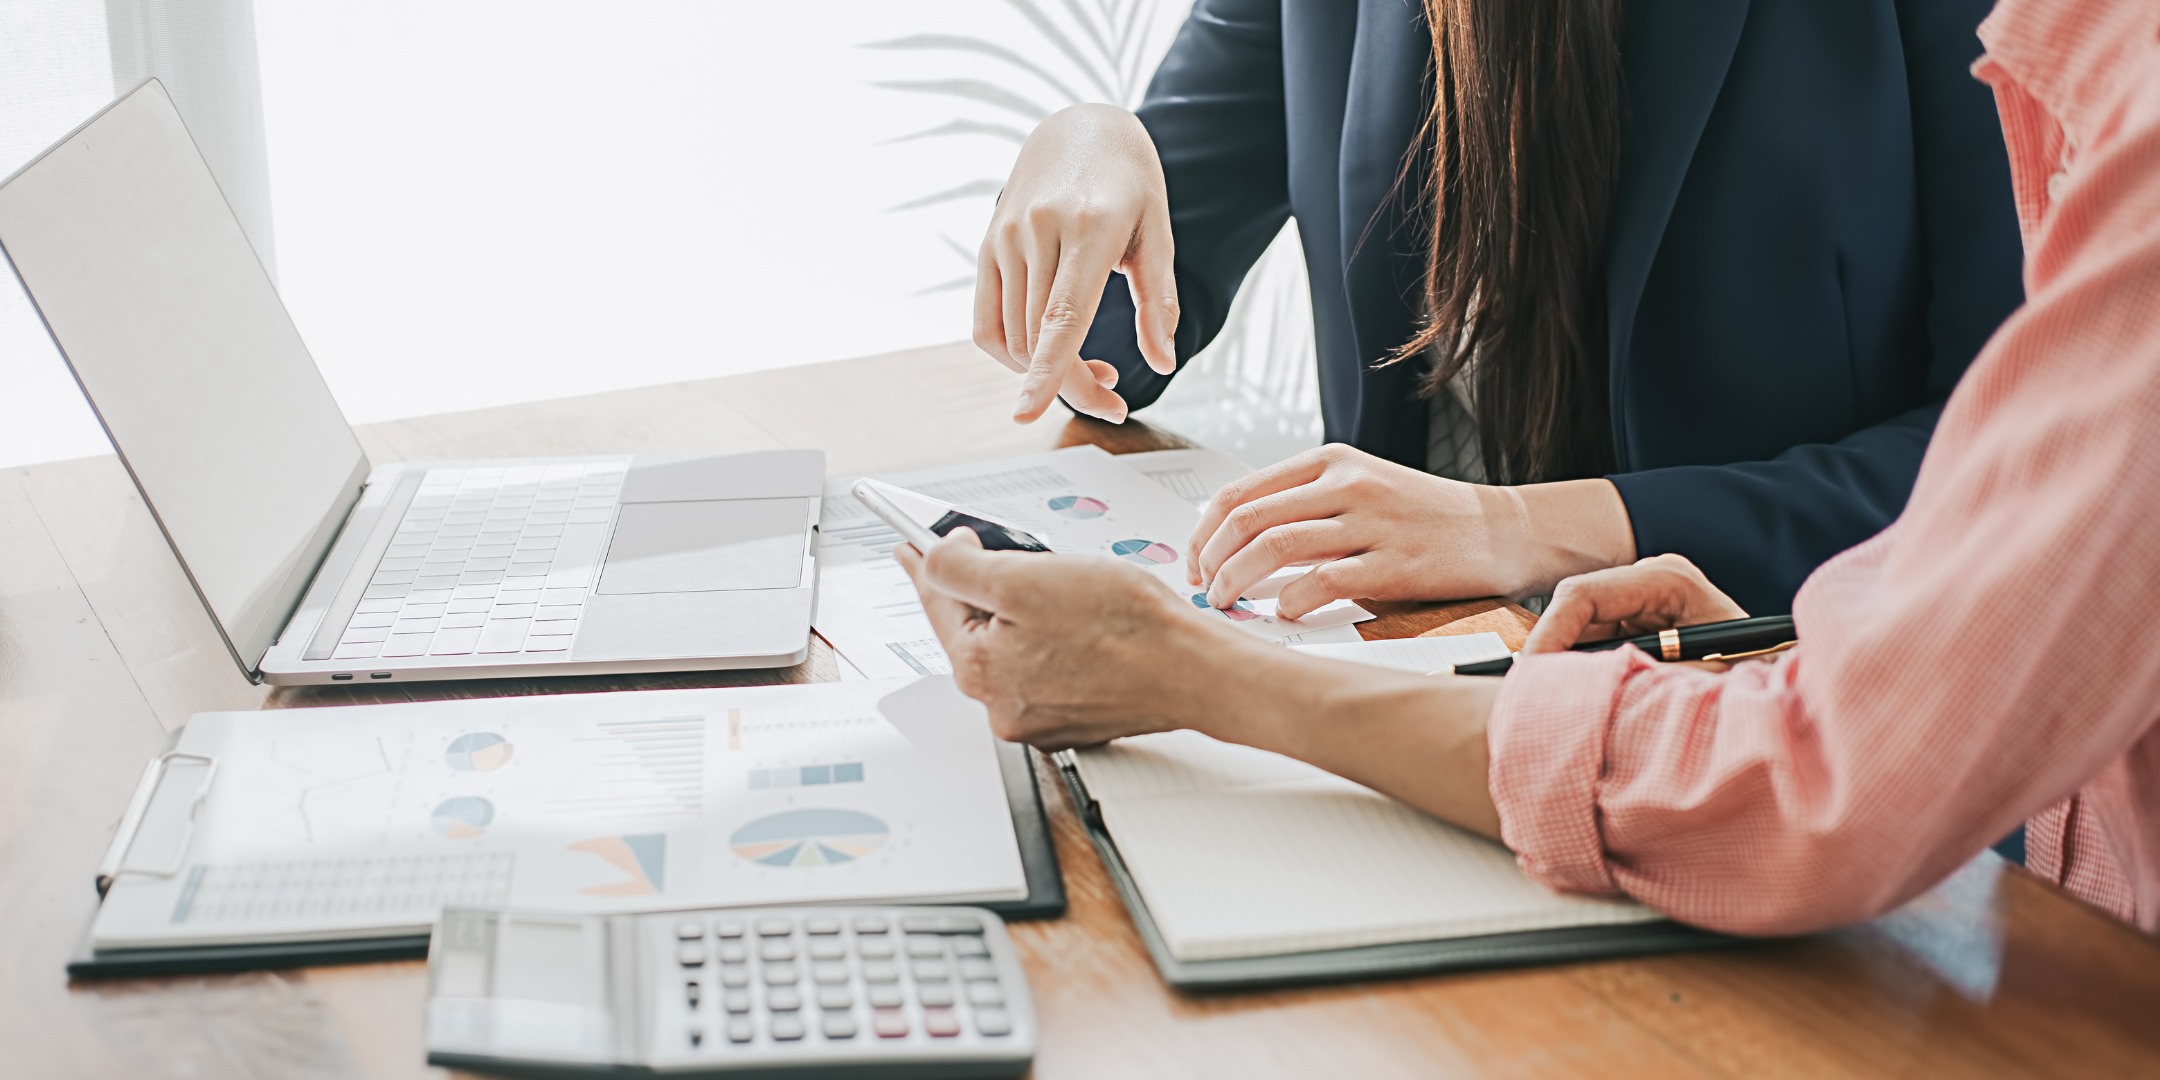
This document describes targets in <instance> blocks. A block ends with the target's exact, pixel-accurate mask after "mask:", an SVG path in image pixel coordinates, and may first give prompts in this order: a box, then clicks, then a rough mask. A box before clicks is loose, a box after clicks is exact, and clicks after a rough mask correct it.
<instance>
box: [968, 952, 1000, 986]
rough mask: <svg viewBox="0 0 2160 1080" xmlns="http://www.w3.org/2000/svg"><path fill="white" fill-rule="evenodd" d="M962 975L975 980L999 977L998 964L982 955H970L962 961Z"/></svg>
mask: <svg viewBox="0 0 2160 1080" xmlns="http://www.w3.org/2000/svg"><path fill="white" fill-rule="evenodd" d="M960 977H961V978H963V979H966V980H968V981H969V982H973V981H975V980H977V979H995V978H997V965H996V964H993V963H991V962H990V961H988V960H984V959H981V958H980V957H973V956H971V957H968V958H967V959H965V960H962V961H960Z"/></svg>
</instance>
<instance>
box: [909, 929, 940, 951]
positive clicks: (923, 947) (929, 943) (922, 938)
mask: <svg viewBox="0 0 2160 1080" xmlns="http://www.w3.org/2000/svg"><path fill="white" fill-rule="evenodd" d="M907 954H908V955H909V956H943V955H945V939H944V938H941V937H937V936H934V935H930V934H909V935H908V939H907Z"/></svg>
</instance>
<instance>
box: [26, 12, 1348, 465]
mask: <svg viewBox="0 0 2160 1080" xmlns="http://www.w3.org/2000/svg"><path fill="white" fill-rule="evenodd" d="M131 2H134V3H138V4H149V5H155V4H157V3H158V2H159V0H131ZM1188 6H1189V0H1100V2H1098V0H1073V2H1071V3H1052V2H1049V0H946V2H943V3H893V2H891V0H828V2H826V3H820V4H815V5H808V4H761V3H750V2H746V0H695V2H694V0H627V2H616V3H609V4H604V5H595V4H591V3H589V2H584V3H570V2H565V0H524V2H518V3H511V2H507V0H463V2H443V0H429V2H420V0H377V2H372V3H368V4H359V5H342V4H322V3H316V2H311V0H256V3H255V4H254V9H253V27H254V33H255V37H256V44H257V48H256V49H255V50H254V55H255V56H256V57H258V58H259V70H260V88H261V93H260V100H261V125H262V131H263V138H264V142H263V145H265V146H266V147H267V155H266V156H267V167H266V171H267V184H268V191H269V204H270V207H271V210H272V214H271V216H272V218H273V219H274V229H271V230H268V231H269V232H271V233H272V234H274V237H275V240H274V244H275V251H274V252H272V253H269V254H272V255H274V265H275V267H276V272H277V278H278V281H279V286H280V289H281V291H282V292H283V294H284V296H285V299H286V303H287V305H288V307H289V308H290V310H291V311H292V314H293V317H294V319H295V321H296V322H297V323H298V324H299V326H300V329H301V332H302V334H303V336H304V337H305V338H306V340H307V342H308V344H309V347H310V348H311V350H312V351H313V352H314V355H315V358H316V361H317V363H318V364H319V365H321V367H322V369H323V372H324V374H325V376H326V377H327V378H328V380H329V382H330V385H331V388H332V389H333V390H334V391H335V392H336V394H337V396H338V399H339V401H340V403H341V404H342V405H343V406H344V408H345V410H346V412H347V414H348V416H349V417H350V418H351V419H352V420H353V422H355V423H365V422H369V421H374V420H383V419H391V418H396V417H403V416H413V415H421V414H428V413H438V412H445V411H453V410H460V409H470V408H479V407H485V406H491V405H500V404H505V403H510V402H517V401H529V400H536V399H543V398H554V397H563V396H569V395H575V394H583V393H590V392H594V391H599V390H608V389H617V388H622V387H630V386H642V385H651V384H657V383H665V382H671V381H677V380H686V379H701V378H710V377H713V376H719V375H728V374H734V373H737V372H743V371H751V370H757V369H762V368H773V367H783V366H791V365H797V364H806V363H815V362H819V361H825V360H834V359H840V358H844V357H853V356H863V355H868V354H874V353H882V352H888V351H892V350H896V349H903V348H910V347H915V346H921V345H929V344H936V343H940V342H948V341H954V340H958V339H963V338H965V337H967V335H968V326H969V302H970V295H971V286H972V279H973V272H974V266H973V254H972V253H973V251H974V249H975V246H976V244H977V242H978V241H979V239H980V237H981V234H982V229H983V226H984V223H985V222H986V221H987V219H988V216H989V213H990V209H991V207H992V201H993V198H994V196H995V193H996V191H997V189H998V187H999V186H1000V184H1001V183H1002V180H1003V177H1004V176H1005V174H1006V172H1007V171H1008V170H1009V168H1010V166H1011V162H1012V158H1013V155H1014V154H1015V153H1016V152H1017V150H1018V148H1019V140H1020V139H1021V138H1023V137H1024V135H1025V133H1026V132H1027V131H1028V130H1029V129H1030V128H1032V126H1033V124H1034V123H1035V122H1036V121H1037V120H1039V119H1040V118H1041V116H1043V115H1047V114H1048V113H1049V112H1052V111H1055V110H1056V109H1058V108H1061V107H1063V106H1065V105H1068V104H1072V103H1073V102H1074V101H1077V100H1092V101H1114V102H1118V103H1120V104H1126V105H1130V104H1133V103H1135V102H1136V101H1137V99H1138V97H1139V94H1140V92H1141V91H1142V89H1144V87H1145V84H1146V80H1147V77H1148V76H1149V74H1151V73H1152V71H1153V69H1154V67H1155V65H1156V63H1157V62H1158V61H1159V59H1160V57H1161V55H1162V52H1163V51H1164V50H1165V49H1167V48H1168V46H1169V43H1170V40H1171V38H1172V36H1173V35H1174V33H1175V31H1176V27H1177V25H1178V24H1179V23H1180V22H1182V20H1183V18H1184V14H1185V10H1186V8H1187V7H1188ZM105 7H106V5H105V4H99V3H84V2H83V0H7V13H6V15H5V16H4V17H5V19H6V22H7V25H5V26H0V106H4V109H5V112H6V114H7V117H8V119H7V121H6V125H5V127H4V129H0V169H12V168H13V167H14V166H15V164H17V163H19V162H20V161H21V160H24V159H26V158H27V157H28V156H29V155H30V154H32V153H34V152H36V150H38V149H41V148H42V147H43V146H44V145H45V144H47V143H49V142H50V141H51V140H52V139H54V138H57V137H58V136H59V135H61V134H63V133H65V131H66V130H68V129H69V128H70V127H72V126H74V124H75V123H77V122H79V121H80V120H81V119H82V118H83V117H86V116H88V115H89V114H90V113H91V112H93V111H95V110H96V109H97V108H98V107H100V106H101V105H102V104H104V102H105V101H106V100H108V99H109V98H110V97H111V96H112V80H113V66H114V64H113V61H112V60H111V59H110V58H109V57H108V56H106V55H105V53H106V52H107V51H108V50H107V43H106V34H105V27H104V25H103V11H104V9H105ZM31 9H38V10H36V11H32V10H31ZM116 10H117V9H116ZM172 10H174V11H178V10H181V9H180V8H179V7H178V6H177V5H174V6H173V8H172ZM116 18H117V16H116ZM26 20H27V21H26ZM243 21H244V20H243ZM231 23H232V20H230V19H227V20H226V24H225V25H227V26H228V27H229V25H230V24H231ZM25 26H27V27H29V28H30V31H31V32H29V33H18V32H17V31H18V30H19V29H20V28H22V27H25ZM218 32H222V33H231V32H232V31H230V30H229V29H225V30H220V31H218ZM25 50H29V51H32V52H35V53H36V55H35V56H33V57H30V59H32V60H34V61H36V62H35V63H32V64H28V65H24V64H21V63H15V64H11V63H9V61H11V60H20V59H22V58H23V57H22V56H21V55H20V54H22V53H23V52H24V51H25ZM225 53H227V54H235V55H238V54H239V52H237V51H235V50H232V49H227V50H225ZM221 55H224V54H221ZM122 63H123V66H124V65H125V63H126V60H125V58H124V57H123V61H122ZM10 69H13V70H15V71H18V72H21V71H26V70H29V71H33V72H34V73H36V74H37V80H36V81H38V83H39V85H38V86H34V87H33V86H26V85H18V84H21V83H25V82H26V80H27V79H28V77H27V76H24V77H17V78H14V79H12V80H11V79H10V76H9V75H8V74H7V72H8V71H9V70H10ZM186 107H187V103H186V102H184V101H183V109H185V108H186ZM1297 263H1298V259H1297V255H1296V251H1295V248H1294V237H1293V238H1290V239H1288V240H1287V241H1286V243H1284V244H1278V246H1277V249H1276V250H1275V251H1273V252H1271V254H1270V256H1269V258H1268V260H1267V261H1266V263H1265V264H1264V265H1263V267H1262V268H1261V272H1260V273H1258V274H1257V275H1256V276H1255V278H1254V279H1253V282H1252V284H1251V285H1249V286H1248V289H1247V290H1246V293H1247V295H1243V296H1241V297H1240V299H1241V306H1245V307H1255V306H1258V307H1263V308H1265V309H1267V310H1266V311H1265V313H1264V315H1265V317H1263V318H1258V319H1255V318H1242V319H1241V320H1240V321H1239V324H1238V326H1236V327H1234V328H1233V330H1232V332H1231V333H1229V334H1227V335H1226V340H1225V343H1224V346H1223V347H1221V348H1218V349H1217V350H1214V354H1213V355H1211V356H1210V357H1209V358H1208V362H1207V363H1204V364H1202V365H1201V366H1200V368H1199V369H1196V370H1194V371H1191V372H1189V373H1188V375H1187V377H1186V378H1183V379H1181V380H1180V381H1179V384H1178V386H1177V388H1176V389H1175V390H1174V392H1173V395H1172V397H1171V398H1167V399H1166V400H1165V402H1164V403H1163V405H1161V406H1159V407H1158V408H1157V409H1156V410H1153V411H1152V414H1153V415H1156V416H1158V417H1159V418H1162V419H1166V420H1168V421H1169V422H1170V423H1171V426H1174V427H1179V428H1181V429H1183V430H1188V431H1189V432H1190V433H1192V434H1195V435H1197V436H1199V437H1202V438H1203V439H1206V440H1207V441H1209V442H1211V443H1214V444H1216V445H1223V446H1225V447H1226V448H1229V449H1233V450H1238V451H1240V452H1243V453H1245V455H1246V456H1247V457H1248V458H1257V459H1260V460H1272V459H1273V458H1275V457H1279V456H1281V453H1282V452H1286V451H1287V450H1290V449H1295V448H1296V446H1297V445H1303V444H1309V443H1310V442H1311V441H1313V435H1314V432H1312V431H1311V430H1309V429H1312V428H1313V427H1314V423H1313V420H1312V416H1313V413H1314V409H1313V403H1312V396H1313V394H1312V388H1311V381H1312V380H1311V375H1310V355H1309V354H1310V345H1309V337H1310V329H1309V324H1310V317H1309V312H1308V310H1307V308H1306V305H1305V302H1304V298H1303V296H1302V290H1303V274H1302V268H1301V267H1300V266H1298V265H1297ZM5 291H6V292H9V293H15V295H8V296H0V335H4V336H0V347H4V348H5V349H6V353H5V355H4V356H0V464H9V463H20V462H28V461H37V460H47V459H52V458H59V457H68V456H76V455H80V454H88V453H98V452H103V451H104V450H105V449H106V447H105V445H104V441H103V438H102V436H101V435H100V434H99V433H98V432H97V431H96V429H95V426H94V424H93V423H92V422H91V421H90V418H89V414H88V412H87V410H86V409H85V408H84V407H83V406H82V404H81V401H80V396H79V394H78V393H77V392H76V391H75V389H74V387H73V384H72V382H71V381H70V380H68V379H67V376H66V373H65V371H64V369H63V368H62V367H61V365H60V362H59V360H58V358H57V356H56V355H55V354H53V353H52V351H51V347H50V345H49V343H46V342H43V340H42V332H41V331H40V330H39V329H38V328H37V327H36V325H35V322H34V316H31V315H29V314H28V309H27V305H24V304H22V303H20V297H19V293H18V292H17V291H16V290H15V288H14V286H13V285H12V284H10V285H7V286H6V287H5ZM1285 303H1287V304H1288V305H1289V307H1290V310H1289V311H1288V312H1287V314H1286V313H1285V312H1284V311H1282V310H1280V308H1281V307H1282V306H1283V305H1284V304H1285ZM10 320H12V321H10ZM1301 333H1302V335H1303V337H1302V338H1301V337H1300V336H1299V335H1300V334H1301ZM988 362H989V361H987V360H986V361H985V363H988ZM1233 384H1234V385H1233ZM1181 410H1182V411H1181ZM1277 413H1280V414H1282V415H1280V416H1278V415H1276V414H1277ZM1286 440H1287V441H1286Z"/></svg>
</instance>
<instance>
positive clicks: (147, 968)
mask: <svg viewBox="0 0 2160 1080" xmlns="http://www.w3.org/2000/svg"><path fill="white" fill-rule="evenodd" d="M177 737H178V736H177V735H175V739H177ZM996 746H997V755H998V770H999V771H1000V772H1001V773H1002V774H1003V775H1004V780H1005V801H1006V804H1007V806H1008V807H1009V808H1010V809H1011V811H1012V822H1013V837H1014V839H1015V840H1017V841H1018V842H1019V845H1020V863H1021V866H1022V868H1023V869H1024V870H1025V871H1026V873H1027V889H1028V894H1027V896H1026V897H1025V898H1023V899H1019V900H1002V901H992V902H988V903H979V904H974V905H972V906H974V907H981V908H988V909H989V910H991V911H994V912H997V913H998V915H999V916H1000V917H1002V918H1004V919H1006V920H1008V921H1019V920H1027V919H1054V918H1056V917H1058V916H1060V915H1063V914H1065V877H1064V874H1063V872H1062V871H1061V870H1060V869H1059V867H1058V858H1057V848H1056V847H1054V846H1052V844H1051V842H1050V819H1049V817H1048V816H1047V815H1046V814H1045V813H1044V811H1043V801H1042V789H1041V788H1040V787H1038V786H1037V785H1036V781H1035V767H1034V765H1033V763H1031V762H1030V761H1029V760H1028V752H1027V748H1026V747H1024V746H1020V745H1019V744H1017V743H1008V742H1002V741H1001V742H998V743H996ZM125 827H126V826H125V825H123V828H125ZM101 891H102V890H101ZM932 902H933V903H941V904H942V903H943V901H932ZM96 917H97V915H96V911H95V909H93V910H92V912H91V919H92V921H95V919H96ZM427 954H428V936H427V935H425V934H412V935H403V936H397V937H369V938H345V939H340V940H332V941H302V942H268V943H263V944H250V945H188V946H178V947H173V948H157V949H103V950H99V949H93V948H92V947H91V944H90V927H89V926H88V925H85V926H84V927H83V931H82V935H81V938H80V940H79V944H78V945H77V946H76V950H75V953H74V955H73V956H70V957H69V958H68V965H67V973H68V977H69V978H71V979H111V978H122V977H134V976H144V975H182V974H200V973H204V972H215V971H254V970H261V969H267V968H294V967H314V966H316V965H319V964H375V963H381V962H384V961H388V960H425V959H427Z"/></svg>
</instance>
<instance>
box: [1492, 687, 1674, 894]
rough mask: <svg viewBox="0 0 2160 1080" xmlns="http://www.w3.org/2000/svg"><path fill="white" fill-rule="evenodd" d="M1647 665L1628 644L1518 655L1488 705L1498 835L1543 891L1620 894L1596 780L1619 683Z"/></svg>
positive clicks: (1602, 769)
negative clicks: (1606, 648)
mask: <svg viewBox="0 0 2160 1080" xmlns="http://www.w3.org/2000/svg"><path fill="white" fill-rule="evenodd" d="M1650 662H1652V661H1650V659H1649V658H1648V657H1647V656H1644V655H1643V653H1642V652H1641V651H1640V650H1638V649H1636V648H1635V647H1634V646H1632V645H1623V646H1621V647H1620V648H1618V649H1615V650H1612V651H1610V652H1593V653H1578V652H1563V653H1544V654H1539V655H1535V656H1520V657H1517V658H1516V660H1515V666H1514V668H1513V669H1512V670H1510V671H1509V672H1508V674H1507V681H1506V683H1505V684H1504V685H1503V686H1502V687H1501V689H1500V697H1499V700H1498V701H1496V702H1495V703H1494V704H1493V711H1492V716H1491V718H1490V719H1489V720H1487V722H1486V728H1485V739H1486V746H1487V748H1488V749H1489V750H1490V752H1491V755H1492V761H1491V765H1490V766H1489V771H1488V773H1487V783H1488V785H1489V786H1490V787H1491V789H1492V798H1493V805H1494V806H1495V807H1496V808H1498V809H1499V811H1500V836H1501V838H1502V839H1503V840H1504V841H1505V842H1506V843H1507V846H1508V847H1510V848H1512V849H1514V851H1515V860H1516V862H1517V863H1519V864H1521V866H1522V868H1523V871H1524V872H1525V873H1527V874H1529V875H1530V876H1531V877H1533V878H1535V879H1537V880H1538V881H1540V882H1542V883H1544V884H1545V885H1547V886H1549V887H1551V888H1554V889H1560V890H1564V891H1567V892H1586V893H1614V892H1618V891H1619V887H1618V886H1617V885H1615V884H1614V882H1613V877H1612V872H1611V870H1610V869H1609V868H1608V867H1607V866H1606V863H1605V844H1604V840H1603V838H1602V837H1601V836H1600V834H1599V831H1598V805H1597V797H1598V781H1599V779H1600V778H1601V777H1602V776H1603V775H1604V771H1605V733H1606V729H1607V727H1608V725H1609V724H1610V723H1611V720H1612V716H1613V712H1614V710H1615V709H1616V708H1617V707H1618V705H1619V701H1620V690H1621V684H1622V683H1623V682H1625V681H1626V678H1627V675H1628V672H1629V670H1630V669H1631V668H1633V667H1634V666H1635V665H1636V664H1637V663H1650Z"/></svg>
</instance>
